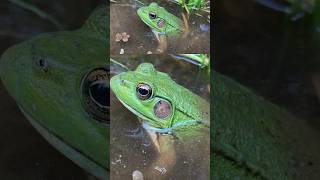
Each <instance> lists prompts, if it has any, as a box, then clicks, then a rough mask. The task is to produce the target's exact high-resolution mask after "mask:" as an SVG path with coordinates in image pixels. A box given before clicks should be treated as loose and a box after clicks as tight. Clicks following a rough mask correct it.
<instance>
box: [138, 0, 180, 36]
mask: <svg viewBox="0 0 320 180" xmlns="http://www.w3.org/2000/svg"><path fill="white" fill-rule="evenodd" d="M137 13H138V15H139V17H140V19H141V20H142V21H143V22H144V23H145V24H147V25H148V26H149V27H150V28H151V29H153V30H154V31H156V32H160V33H161V32H166V33H170V32H175V31H179V29H182V28H181V27H182V21H181V20H180V19H179V18H177V17H176V16H174V15H173V14H170V13H169V12H168V11H167V10H166V9H164V8H163V7H161V6H159V5H158V4H157V3H155V2H152V3H151V4H150V5H149V6H144V7H141V8H139V9H138V11H137Z"/></svg>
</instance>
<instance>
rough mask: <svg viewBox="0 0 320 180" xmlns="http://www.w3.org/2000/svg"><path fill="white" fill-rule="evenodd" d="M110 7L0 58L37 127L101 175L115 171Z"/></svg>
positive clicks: (1, 72) (3, 73)
mask: <svg viewBox="0 0 320 180" xmlns="http://www.w3.org/2000/svg"><path fill="white" fill-rule="evenodd" d="M105 9H106V7H100V8H98V9H97V10H96V11H94V13H93V14H92V15H91V16H90V17H89V19H88V20H87V21H86V23H85V24H84V25H83V27H82V28H80V29H79V30H75V31H63V32H54V33H45V34H41V35H39V36H36V37H33V38H32V39H30V40H27V41H25V42H22V43H20V44H17V45H15V46H13V47H11V48H9V49H8V50H7V51H6V52H5V53H4V54H3V55H2V57H1V60H0V77H1V80H2V82H3V84H4V86H5V87H6V89H7V91H8V92H9V94H10V95H11V96H12V97H13V98H14V99H15V101H16V103H17V105H18V107H19V108H20V109H21V111H22V112H23V114H24V115H25V116H26V117H27V119H28V120H29V121H30V123H31V124H32V125H33V127H34V128H35V129H36V130H37V131H39V133H40V134H41V135H42V136H43V137H44V138H45V139H46V140H47V141H48V142H49V143H50V144H52V145H53V146H54V147H55V148H56V149H57V150H59V151H60V152H62V153H63V154H64V155H65V156H66V157H68V158H70V159H71V160H72V161H74V162H75V163H76V164H78V165H79V166H80V167H82V168H83V169H85V170H86V171H87V172H89V173H91V174H93V175H94V176H96V177H98V178H99V179H107V177H108V173H109V172H108V171H109V165H108V164H109V148H108V146H109V138H108V133H109V121H108V119H107V117H108V106H109V105H108V103H107V97H108V94H109V93H108V83H106V81H107V79H108V76H107V74H108V73H107V71H108V68H109V67H108V63H107V61H106V60H105V59H106V57H107V55H108V54H107V53H106V52H107V51H106V49H108V46H107V43H106V42H107V41H108V36H109V35H108V28H107V26H106V24H107V23H108V19H107V18H108V17H107V12H106V10H105ZM22 153H23V152H22Z"/></svg>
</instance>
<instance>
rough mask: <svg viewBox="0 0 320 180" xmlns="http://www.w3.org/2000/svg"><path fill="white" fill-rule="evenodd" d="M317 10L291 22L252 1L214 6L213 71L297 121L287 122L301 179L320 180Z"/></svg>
mask: <svg viewBox="0 0 320 180" xmlns="http://www.w3.org/2000/svg"><path fill="white" fill-rule="evenodd" d="M264 2H266V3H269V5H270V2H279V3H282V2H284V1H264ZM297 2H304V3H305V2H313V1H297ZM314 2H316V1H314ZM318 3H319V1H318ZM284 4H285V5H287V6H288V7H289V5H290V4H289V3H284ZM313 6H314V7H313V10H312V11H310V12H306V11H305V10H302V11H300V12H303V13H302V14H303V16H301V17H300V18H298V19H293V18H292V17H293V16H294V15H295V14H288V13H283V12H280V11H277V10H275V6H273V8H269V7H266V6H263V5H261V4H259V3H256V1H253V0H246V1H241V2H240V1H236V0H225V1H220V2H217V3H216V4H215V11H216V12H215V14H216V16H215V20H214V27H215V30H214V32H215V34H218V35H217V36H215V41H214V43H213V46H214V49H215V62H214V65H215V66H214V68H215V70H217V71H219V72H221V73H223V74H225V75H228V76H229V77H232V78H233V79H235V80H237V81H238V82H240V83H242V84H244V85H246V86H248V87H250V88H251V89H254V90H255V91H256V92H257V94H260V95H262V96H264V97H265V98H267V99H268V100H270V101H272V102H273V103H275V104H278V105H280V106H282V107H284V108H285V109H287V110H288V111H289V112H291V113H292V114H293V115H295V116H297V117H298V118H299V120H294V121H290V122H288V120H284V121H285V124H286V125H287V129H285V130H284V131H288V134H290V136H291V137H292V139H290V140H291V141H292V149H293V150H294V151H295V152H296V154H295V157H294V158H295V162H294V164H295V166H296V169H297V171H296V172H297V174H298V179H319V177H320V174H319V170H320V157H319V151H320V143H319V141H318V139H319V138H320V101H319V100H320V91H319V90H320V88H319V87H320V75H319V74H320V59H319V58H320V51H319V49H320V31H319V27H320V19H319V12H320V9H319V4H315V5H313ZM277 7H279V6H277ZM302 9H304V8H302ZM293 119H295V118H293Z"/></svg>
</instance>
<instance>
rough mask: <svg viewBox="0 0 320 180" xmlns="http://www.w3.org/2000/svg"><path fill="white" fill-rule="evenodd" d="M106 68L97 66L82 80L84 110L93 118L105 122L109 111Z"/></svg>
mask: <svg viewBox="0 0 320 180" xmlns="http://www.w3.org/2000/svg"><path fill="white" fill-rule="evenodd" d="M108 77H109V76H108V69H107V68H97V69H94V70H92V71H91V72H89V73H88V74H87V75H86V76H85V77H84V78H83V81H82V103H83V106H84V109H85V110H86V112H87V113H88V114H89V115H90V116H91V117H92V118H93V119H95V120H98V121H101V122H107V123H108V120H107V117H108V113H109V106H110V104H109V103H110V102H109V91H110V90H109V86H108V85H109V84H108V83H107V82H108Z"/></svg>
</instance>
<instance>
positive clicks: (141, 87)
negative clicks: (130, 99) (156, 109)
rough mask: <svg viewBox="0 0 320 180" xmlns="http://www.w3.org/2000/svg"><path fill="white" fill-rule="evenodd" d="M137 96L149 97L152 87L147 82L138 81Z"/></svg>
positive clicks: (144, 98) (140, 97) (142, 98)
mask: <svg viewBox="0 0 320 180" xmlns="http://www.w3.org/2000/svg"><path fill="white" fill-rule="evenodd" d="M136 90H137V97H138V98H139V99H141V100H147V99H150V98H151V96H152V88H151V87H150V86H149V85H148V84H144V83H140V84H138V85H137V89H136Z"/></svg>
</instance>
